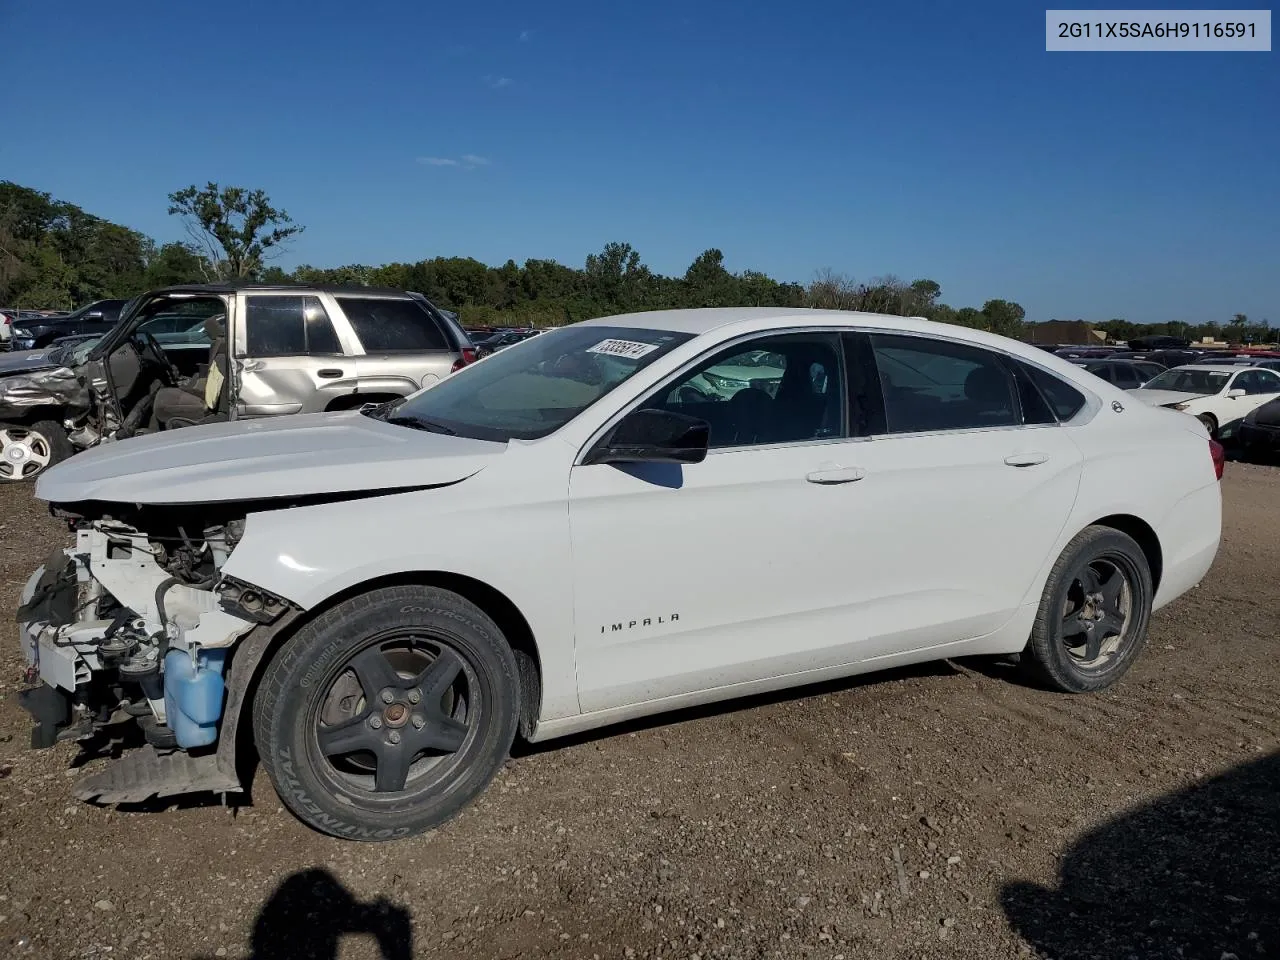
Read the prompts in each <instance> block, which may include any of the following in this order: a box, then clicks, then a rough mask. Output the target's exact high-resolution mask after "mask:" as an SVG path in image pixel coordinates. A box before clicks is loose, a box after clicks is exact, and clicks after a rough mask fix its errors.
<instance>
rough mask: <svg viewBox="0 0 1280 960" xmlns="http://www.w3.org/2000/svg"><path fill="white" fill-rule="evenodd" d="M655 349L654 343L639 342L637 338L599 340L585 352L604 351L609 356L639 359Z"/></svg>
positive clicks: (656, 347)
mask: <svg viewBox="0 0 1280 960" xmlns="http://www.w3.org/2000/svg"><path fill="white" fill-rule="evenodd" d="M657 349H658V345H657V344H656V343H641V342H640V341H638V340H601V341H600V342H599V343H597V344H596V345H595V346H594V347H588V348H587V353H605V354H608V355H609V356H611V357H626V358H627V359H628V360H639V359H640V358H641V357H643V356H646V355H647V354H650V353H653V351H655V350H657Z"/></svg>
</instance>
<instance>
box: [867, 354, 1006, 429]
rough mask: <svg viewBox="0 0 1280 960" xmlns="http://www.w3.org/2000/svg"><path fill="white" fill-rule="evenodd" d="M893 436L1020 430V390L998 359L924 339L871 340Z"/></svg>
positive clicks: (887, 419)
mask: <svg viewBox="0 0 1280 960" xmlns="http://www.w3.org/2000/svg"><path fill="white" fill-rule="evenodd" d="M871 346H872V351H873V353H874V354H875V360H876V366H877V368H878V369H879V372H880V387H881V390H882V391H883V393H884V406H885V420H886V426H887V428H888V432H889V433H922V432H930V431H935V430H973V429H980V428H984V427H1012V426H1017V425H1019V423H1020V422H1021V421H1020V415H1019V409H1018V404H1017V399H1016V385H1015V383H1014V379H1013V375H1012V373H1011V372H1010V369H1009V368H1008V367H1007V366H1006V365H1005V363H1004V362H1003V361H1002V360H1001V359H1000V357H999V356H998V355H997V354H994V353H991V352H990V351H988V350H983V349H982V348H980V347H972V346H969V345H968V344H962V343H953V342H949V341H945V340H931V339H928V338H926V337H909V336H898V335H892V334H872V335H871Z"/></svg>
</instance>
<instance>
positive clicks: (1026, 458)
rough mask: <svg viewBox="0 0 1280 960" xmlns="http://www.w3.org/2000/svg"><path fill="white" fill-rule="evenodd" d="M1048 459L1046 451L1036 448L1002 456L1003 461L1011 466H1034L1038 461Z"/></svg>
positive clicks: (1041, 461)
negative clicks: (1042, 451)
mask: <svg viewBox="0 0 1280 960" xmlns="http://www.w3.org/2000/svg"><path fill="white" fill-rule="evenodd" d="M1048 459H1049V455H1048V454H1047V453H1041V452H1039V451H1038V450H1030V451H1028V452H1026V453H1014V454H1010V455H1009V456H1007V457H1005V458H1004V462H1005V463H1007V464H1008V465H1009V466H1011V467H1034V466H1035V465H1036V464H1038V463H1044V462H1045V461H1046V460H1048Z"/></svg>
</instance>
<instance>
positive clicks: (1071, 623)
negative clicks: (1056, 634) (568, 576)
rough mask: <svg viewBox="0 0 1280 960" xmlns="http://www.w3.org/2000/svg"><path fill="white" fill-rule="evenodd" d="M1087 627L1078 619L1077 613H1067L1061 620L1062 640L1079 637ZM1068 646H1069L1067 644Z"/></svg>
mask: <svg viewBox="0 0 1280 960" xmlns="http://www.w3.org/2000/svg"><path fill="white" fill-rule="evenodd" d="M1086 629H1087V626H1086V624H1085V622H1084V621H1083V620H1081V619H1080V614H1079V613H1069V614H1067V615H1066V616H1065V617H1063V618H1062V639H1063V640H1069V639H1070V638H1071V637H1076V636H1079V635H1080V634H1082V633H1084V632H1085V630H1086ZM1068 646H1070V644H1068Z"/></svg>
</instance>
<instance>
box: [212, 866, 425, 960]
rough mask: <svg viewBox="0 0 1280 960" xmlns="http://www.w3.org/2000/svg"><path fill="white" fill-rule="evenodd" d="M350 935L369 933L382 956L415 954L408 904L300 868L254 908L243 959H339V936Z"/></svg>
mask: <svg viewBox="0 0 1280 960" xmlns="http://www.w3.org/2000/svg"><path fill="white" fill-rule="evenodd" d="M351 935H357V936H359V935H365V936H371V937H373V939H374V940H375V941H376V942H377V944H378V949H379V951H380V952H381V955H382V960H412V958H413V930H412V926H411V922H410V916H409V911H408V910H407V909H405V908H404V907H401V906H396V905H395V904H393V903H391V902H390V901H388V900H384V899H382V898H381V897H379V898H378V899H377V900H373V901H370V902H367V903H362V902H360V901H359V900H357V899H356V898H355V897H354V896H352V894H351V892H350V891H349V890H347V888H346V887H344V886H343V885H342V884H341V883H339V882H338V880H337V878H335V877H334V876H333V874H331V873H330V872H329V871H327V870H322V869H319V868H315V869H311V870H302V871H299V872H298V873H295V874H293V875H291V876H289V877H287V878H286V879H285V880H284V881H282V882H281V884H280V885H279V886H278V887H276V889H275V892H274V893H272V894H271V896H270V897H269V898H268V899H267V901H266V903H264V904H263V905H262V909H261V910H259V911H258V917H257V919H256V920H255V921H254V924H253V938H252V940H251V941H250V953H249V955H248V957H247V958H246V960H337V957H338V951H339V947H340V945H341V942H342V938H343V937H346V936H351ZM193 960H214V958H212V957H197V958H193Z"/></svg>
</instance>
